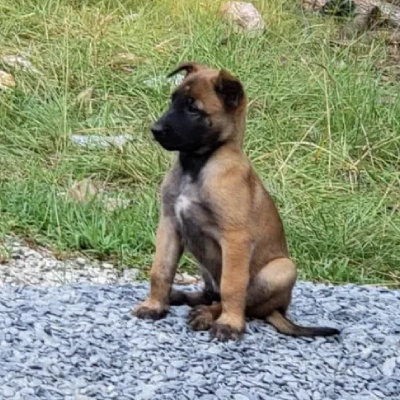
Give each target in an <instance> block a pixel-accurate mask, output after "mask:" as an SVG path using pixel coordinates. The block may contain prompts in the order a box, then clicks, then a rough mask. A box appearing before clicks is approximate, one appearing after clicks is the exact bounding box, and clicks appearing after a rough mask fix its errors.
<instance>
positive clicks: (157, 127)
mask: <svg viewBox="0 0 400 400" xmlns="http://www.w3.org/2000/svg"><path fill="white" fill-rule="evenodd" d="M151 132H152V134H153V136H154V138H155V139H159V138H161V137H163V136H164V135H165V130H164V127H163V126H162V125H161V124H158V123H157V122H156V123H155V124H153V126H152V127H151Z"/></svg>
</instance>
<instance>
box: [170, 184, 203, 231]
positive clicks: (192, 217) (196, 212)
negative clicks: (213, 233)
mask: <svg viewBox="0 0 400 400" xmlns="http://www.w3.org/2000/svg"><path fill="white" fill-rule="evenodd" d="M174 213H175V218H176V221H177V224H178V226H179V227H180V228H181V229H182V230H185V231H186V230H187V228H192V229H193V228H194V227H196V228H197V229H198V230H202V228H203V227H204V225H205V224H207V222H208V220H209V217H210V212H209V210H208V209H207V207H206V205H205V202H204V200H203V199H202V196H201V192H200V190H199V188H198V187H197V185H196V184H193V183H191V182H190V181H189V180H183V182H182V183H181V185H180V188H179V192H178V194H177V196H176V198H175V202H174ZM186 233H187V232H186Z"/></svg>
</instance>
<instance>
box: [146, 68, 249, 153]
mask: <svg viewBox="0 0 400 400" xmlns="http://www.w3.org/2000/svg"><path fill="white" fill-rule="evenodd" d="M181 71H186V76H185V78H184V80H183V81H182V83H181V84H180V85H179V86H178V87H177V88H176V89H175V91H174V92H173V93H172V96H171V102H170V105H169V108H168V110H167V111H166V112H165V113H164V114H163V115H162V116H161V117H160V118H159V119H158V121H156V122H155V123H154V124H153V126H152V127H151V131H152V133H153V135H154V138H155V139H156V140H157V142H158V143H159V144H160V145H161V146H162V147H164V148H165V149H166V150H170V151H183V152H198V153H201V152H205V151H212V150H213V149H214V148H216V147H218V146H220V145H221V144H223V143H224V142H226V141H228V140H231V139H234V138H235V135H242V134H243V132H239V131H240V130H241V129H242V128H243V127H242V126H241V125H240V122H241V121H242V120H243V118H244V115H245V112H246V96H245V93H244V89H243V86H242V84H241V83H240V82H239V80H238V79H237V78H235V77H234V76H232V75H231V74H229V73H228V72H226V71H225V70H215V69H210V68H208V67H206V66H204V65H201V64H198V63H194V62H185V63H182V64H181V65H179V67H178V68H176V69H175V70H174V71H172V72H171V73H170V74H169V75H168V77H171V76H173V75H175V74H177V73H178V72H181ZM242 125H243V124H242Z"/></svg>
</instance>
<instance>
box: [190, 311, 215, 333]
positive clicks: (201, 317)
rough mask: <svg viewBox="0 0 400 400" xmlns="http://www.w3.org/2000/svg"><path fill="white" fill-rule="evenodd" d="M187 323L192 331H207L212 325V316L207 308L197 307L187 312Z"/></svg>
mask: <svg viewBox="0 0 400 400" xmlns="http://www.w3.org/2000/svg"><path fill="white" fill-rule="evenodd" d="M188 323H189V325H190V327H191V328H192V329H193V330H194V331H208V330H209V329H210V327H211V325H212V323H213V316H212V314H211V312H210V311H209V310H208V307H207V306H197V307H194V308H192V309H191V310H190V311H189V316H188Z"/></svg>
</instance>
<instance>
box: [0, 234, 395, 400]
mask: <svg viewBox="0 0 400 400" xmlns="http://www.w3.org/2000/svg"><path fill="white" fill-rule="evenodd" d="M7 249H8V250H9V255H10V260H9V261H7V263H5V264H3V265H0V286H1V287H0V400H3V399H4V400H5V399H15V400H22V399H24V400H25V399H26V400H35V399H49V400H58V399H63V400H92V399H96V400H97V399H99V400H102V399H118V400H127V399H135V400H142V399H174V400H180V399H203V400H206V399H210V400H211V399H234V400H245V399H270V400H280V399H283V400H286V399H287V400H292V399H295V400H296V399H299V400H307V399H310V400H330V399H332V400H333V399H337V400H347V399H348V400H370V399H371V400H373V399H393V400H395V399H396V400H398V399H400V319H399V316H400V307H399V305H400V291H389V290H387V289H383V288H372V287H362V286H354V285H348V286H336V287H334V286H325V285H314V284H310V283H304V282H299V283H298V284H297V286H296V288H295V295H294V302H293V305H292V307H291V309H290V314H291V316H292V318H293V319H294V320H296V321H298V322H300V323H302V324H304V325H307V324H310V325H311V324H319V325H327V326H334V327H338V328H339V329H341V330H342V334H341V336H340V337H339V338H334V337H333V338H332V337H331V338H316V339H302V338H301V339H294V338H289V337H286V336H283V335H280V334H278V333H277V332H276V331H275V330H274V329H273V328H272V327H270V326H269V325H267V324H264V323H262V322H260V321H251V322H250V323H249V324H248V326H247V332H246V335H245V336H244V338H243V340H242V341H240V342H238V343H218V342H215V341H210V340H209V336H208V333H207V332H204V333H201V332H193V331H191V330H190V329H189V328H188V327H187V325H186V315H187V312H188V308H187V307H173V308H172V309H171V312H170V314H169V315H168V316H167V318H166V319H164V320H161V321H157V322H150V321H145V320H139V319H136V318H134V317H132V316H131V315H130V309H131V308H132V307H133V305H134V304H136V303H137V302H138V301H140V300H142V299H144V298H145V297H146V296H147V293H148V289H149V288H148V285H147V284H140V283H138V282H133V281H134V280H135V279H136V277H137V271H136V270H123V271H122V272H116V271H115V269H113V268H112V266H111V265H109V264H104V263H103V264H98V263H97V264H96V263H90V262H89V261H88V260H85V259H83V258H81V259H75V260H65V261H59V260H57V259H56V258H55V257H54V256H53V255H52V254H51V253H50V252H48V251H47V250H45V249H36V250H32V249H30V248H29V247H28V246H26V245H24V244H22V242H20V241H18V240H16V239H9V240H8V241H7ZM177 282H180V283H183V284H186V289H187V290H192V289H194V286H192V285H189V286H188V285H187V284H188V283H193V282H197V280H196V278H190V277H188V276H183V277H182V276H180V277H178V279H177ZM213 393H214V394H213Z"/></svg>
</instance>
